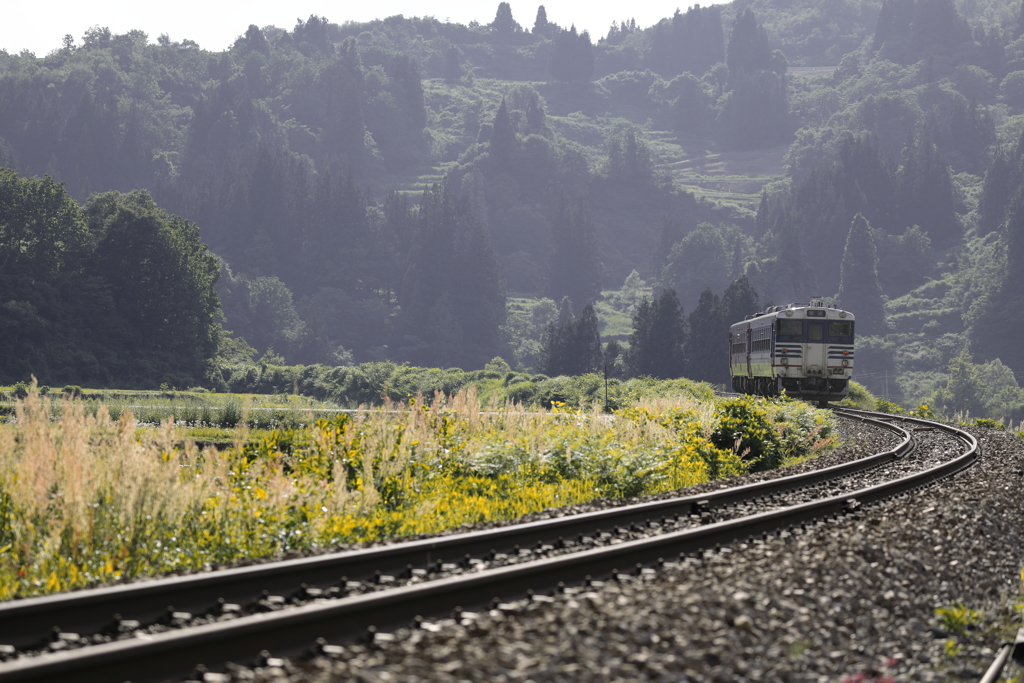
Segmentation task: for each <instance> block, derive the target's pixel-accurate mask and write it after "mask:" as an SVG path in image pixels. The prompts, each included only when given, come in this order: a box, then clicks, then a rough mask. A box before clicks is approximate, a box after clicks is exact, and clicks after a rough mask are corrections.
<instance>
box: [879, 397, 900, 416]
mask: <svg viewBox="0 0 1024 683" xmlns="http://www.w3.org/2000/svg"><path fill="white" fill-rule="evenodd" d="M875 410H877V411H878V412H880V413H889V414H890V415H906V414H907V410H906V408H904V407H903V406H901V405H900V404H898V403H893V402H892V401H889V400H886V399H884V398H878V399H875Z"/></svg>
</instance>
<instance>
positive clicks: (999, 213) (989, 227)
mask: <svg viewBox="0 0 1024 683" xmlns="http://www.w3.org/2000/svg"><path fill="white" fill-rule="evenodd" d="M1015 185H1016V183H1014V172H1013V167H1012V166H1011V164H1010V161H1009V159H1007V157H1006V153H1005V152H1003V150H1002V148H999V149H997V150H996V153H995V156H994V157H993V158H992V165H991V166H990V167H989V169H988V171H987V172H986V173H985V182H984V184H983V185H982V189H981V197H980V199H979V200H978V235H987V234H989V233H990V232H992V231H993V230H998V229H999V226H1000V225H1001V224H1002V222H1003V218H1004V217H1005V216H1006V209H1007V207H1008V206H1009V204H1010V200H1011V199H1012V198H1013V192H1014V189H1015Z"/></svg>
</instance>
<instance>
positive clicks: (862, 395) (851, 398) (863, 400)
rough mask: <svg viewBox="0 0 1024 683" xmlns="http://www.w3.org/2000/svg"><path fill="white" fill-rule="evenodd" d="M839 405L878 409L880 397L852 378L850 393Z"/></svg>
mask: <svg viewBox="0 0 1024 683" xmlns="http://www.w3.org/2000/svg"><path fill="white" fill-rule="evenodd" d="M886 403H888V401H886ZM839 405H841V406H850V407H853V408H861V409H863V410H877V408H876V406H877V405H878V399H876V398H875V397H874V396H872V394H871V392H870V391H868V390H867V388H866V387H865V386H864V385H863V384H861V383H860V382H855V381H853V380H850V384H849V393H848V394H847V395H846V398H844V399H843V400H842V401H840V402H839ZM922 417H923V416H922Z"/></svg>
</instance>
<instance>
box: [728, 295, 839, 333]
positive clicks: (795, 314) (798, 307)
mask: <svg viewBox="0 0 1024 683" xmlns="http://www.w3.org/2000/svg"><path fill="white" fill-rule="evenodd" d="M823 309H824V311H825V312H826V313H825V315H824V316H820V315H814V314H811V315H808V311H820V310H823ZM809 317H814V318H817V317H824V318H828V319H837V318H842V319H844V320H854V315H853V313H850V312H849V311H846V310H843V309H841V308H839V307H837V306H835V305H832V304H826V303H825V300H824V299H823V298H821V297H811V300H810V302H809V303H792V304H786V305H785V306H769V307H768V308H766V309H765V310H763V311H761V312H759V313H753V314H751V315H748V316H747V317H746V318H744V319H743V320H741V321H740V322H736V323H733V326H735V325H739V324H741V323H745V322H750V321H752V320H758V319H760V318H809Z"/></svg>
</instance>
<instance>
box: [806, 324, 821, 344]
mask: <svg viewBox="0 0 1024 683" xmlns="http://www.w3.org/2000/svg"><path fill="white" fill-rule="evenodd" d="M823 327H824V325H820V324H818V325H811V329H810V330H809V332H810V334H808V335H807V338H808V339H809V340H810V341H821V339H822V337H824V336H825V335H824V332H825V331H824V330H823V329H822V328H823Z"/></svg>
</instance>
